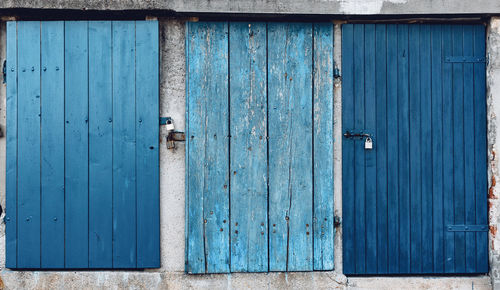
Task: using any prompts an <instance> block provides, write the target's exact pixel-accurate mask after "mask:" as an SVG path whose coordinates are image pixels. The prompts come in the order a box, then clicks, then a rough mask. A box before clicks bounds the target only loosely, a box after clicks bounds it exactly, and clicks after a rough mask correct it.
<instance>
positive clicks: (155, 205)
mask: <svg viewBox="0 0 500 290" xmlns="http://www.w3.org/2000/svg"><path fill="white" fill-rule="evenodd" d="M158 37H159V34H158V22H157V21H136V60H135V77H136V88H135V92H136V106H137V107H136V139H137V148H136V164H137V170H136V174H137V267H138V268H158V267H160V172H159V170H160V164H159V162H160V161H159V158H160V156H159V134H160V132H159V126H158V119H159V44H158Z"/></svg>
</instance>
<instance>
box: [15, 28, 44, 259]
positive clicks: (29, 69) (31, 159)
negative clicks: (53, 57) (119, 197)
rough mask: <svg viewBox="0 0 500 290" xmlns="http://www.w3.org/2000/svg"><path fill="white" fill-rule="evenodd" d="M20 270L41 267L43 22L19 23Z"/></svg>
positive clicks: (18, 182) (18, 183) (18, 179)
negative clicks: (41, 34)
mask: <svg viewBox="0 0 500 290" xmlns="http://www.w3.org/2000/svg"><path fill="white" fill-rule="evenodd" d="M18 46H19V47H18V49H19V51H22V57H20V58H19V60H18V61H19V62H18V63H19V67H20V72H19V77H18V78H19V79H18V80H19V87H18V90H19V91H18V98H19V103H20V104H22V106H19V111H18V114H19V116H18V118H19V120H21V121H20V122H19V123H18V142H19V143H18V154H19V160H18V169H17V170H18V174H19V175H18V177H17V186H18V198H19V203H18V216H19V223H18V230H19V233H18V243H19V244H18V265H17V266H18V267H19V268H39V267H40V116H41V114H40V22H38V21H22V22H19V23H18Z"/></svg>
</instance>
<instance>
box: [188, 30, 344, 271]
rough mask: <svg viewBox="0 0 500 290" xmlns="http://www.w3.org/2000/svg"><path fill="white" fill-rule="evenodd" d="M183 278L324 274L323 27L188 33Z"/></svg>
mask: <svg viewBox="0 0 500 290" xmlns="http://www.w3.org/2000/svg"><path fill="white" fill-rule="evenodd" d="M187 29H188V31H187V42H186V55H187V66H188V69H187V88H186V90H187V114H186V116H187V125H188V126H187V132H186V136H187V152H186V159H187V161H186V162H187V163H186V166H187V168H186V186H187V187H186V192H187V195H186V201H187V207H186V209H187V212H186V215H187V228H186V236H187V243H186V245H187V247H186V270H187V271H188V272H189V273H218V272H219V273H220V272H267V271H308V270H329V269H332V268H333V237H334V233H335V230H334V227H333V139H332V128H333V25H332V24H331V23H323V24H312V23H248V22H230V23H228V22H197V23H188V26H187Z"/></svg>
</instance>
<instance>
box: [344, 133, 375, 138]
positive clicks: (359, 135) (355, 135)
mask: <svg viewBox="0 0 500 290" xmlns="http://www.w3.org/2000/svg"><path fill="white" fill-rule="evenodd" d="M344 137H345V138H353V139H354V138H359V139H363V138H371V135H370V134H367V133H363V132H361V133H352V132H351V131H346V132H345V133H344Z"/></svg>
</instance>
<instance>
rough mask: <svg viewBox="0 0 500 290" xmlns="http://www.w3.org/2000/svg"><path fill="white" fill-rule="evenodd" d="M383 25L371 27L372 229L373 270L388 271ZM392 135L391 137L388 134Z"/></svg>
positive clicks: (386, 131)
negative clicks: (373, 102)
mask: <svg viewBox="0 0 500 290" xmlns="http://www.w3.org/2000/svg"><path fill="white" fill-rule="evenodd" d="M387 40H388V39H387V25H386V24H377V25H376V27H375V71H376V73H375V100H376V109H375V110H376V125H377V126H376V132H375V136H377V138H376V144H375V150H376V160H377V168H376V175H377V176H376V185H377V201H376V206H377V209H376V212H377V218H376V222H377V225H376V229H377V273H379V274H385V273H387V272H388V264H387V263H388V251H389V248H388V238H389V236H388V211H389V209H388V191H387V188H388V182H387V181H388V175H387V171H388V166H387V165H388V154H389V153H388V149H387V147H388V138H389V136H388V130H387V127H388V124H387V123H388V121H387V119H388V114H387V106H388V101H387V93H388V92H387V91H388V88H387V77H388V72H387V64H388V55H387V54H388V47H387ZM391 138H392V136H391Z"/></svg>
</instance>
